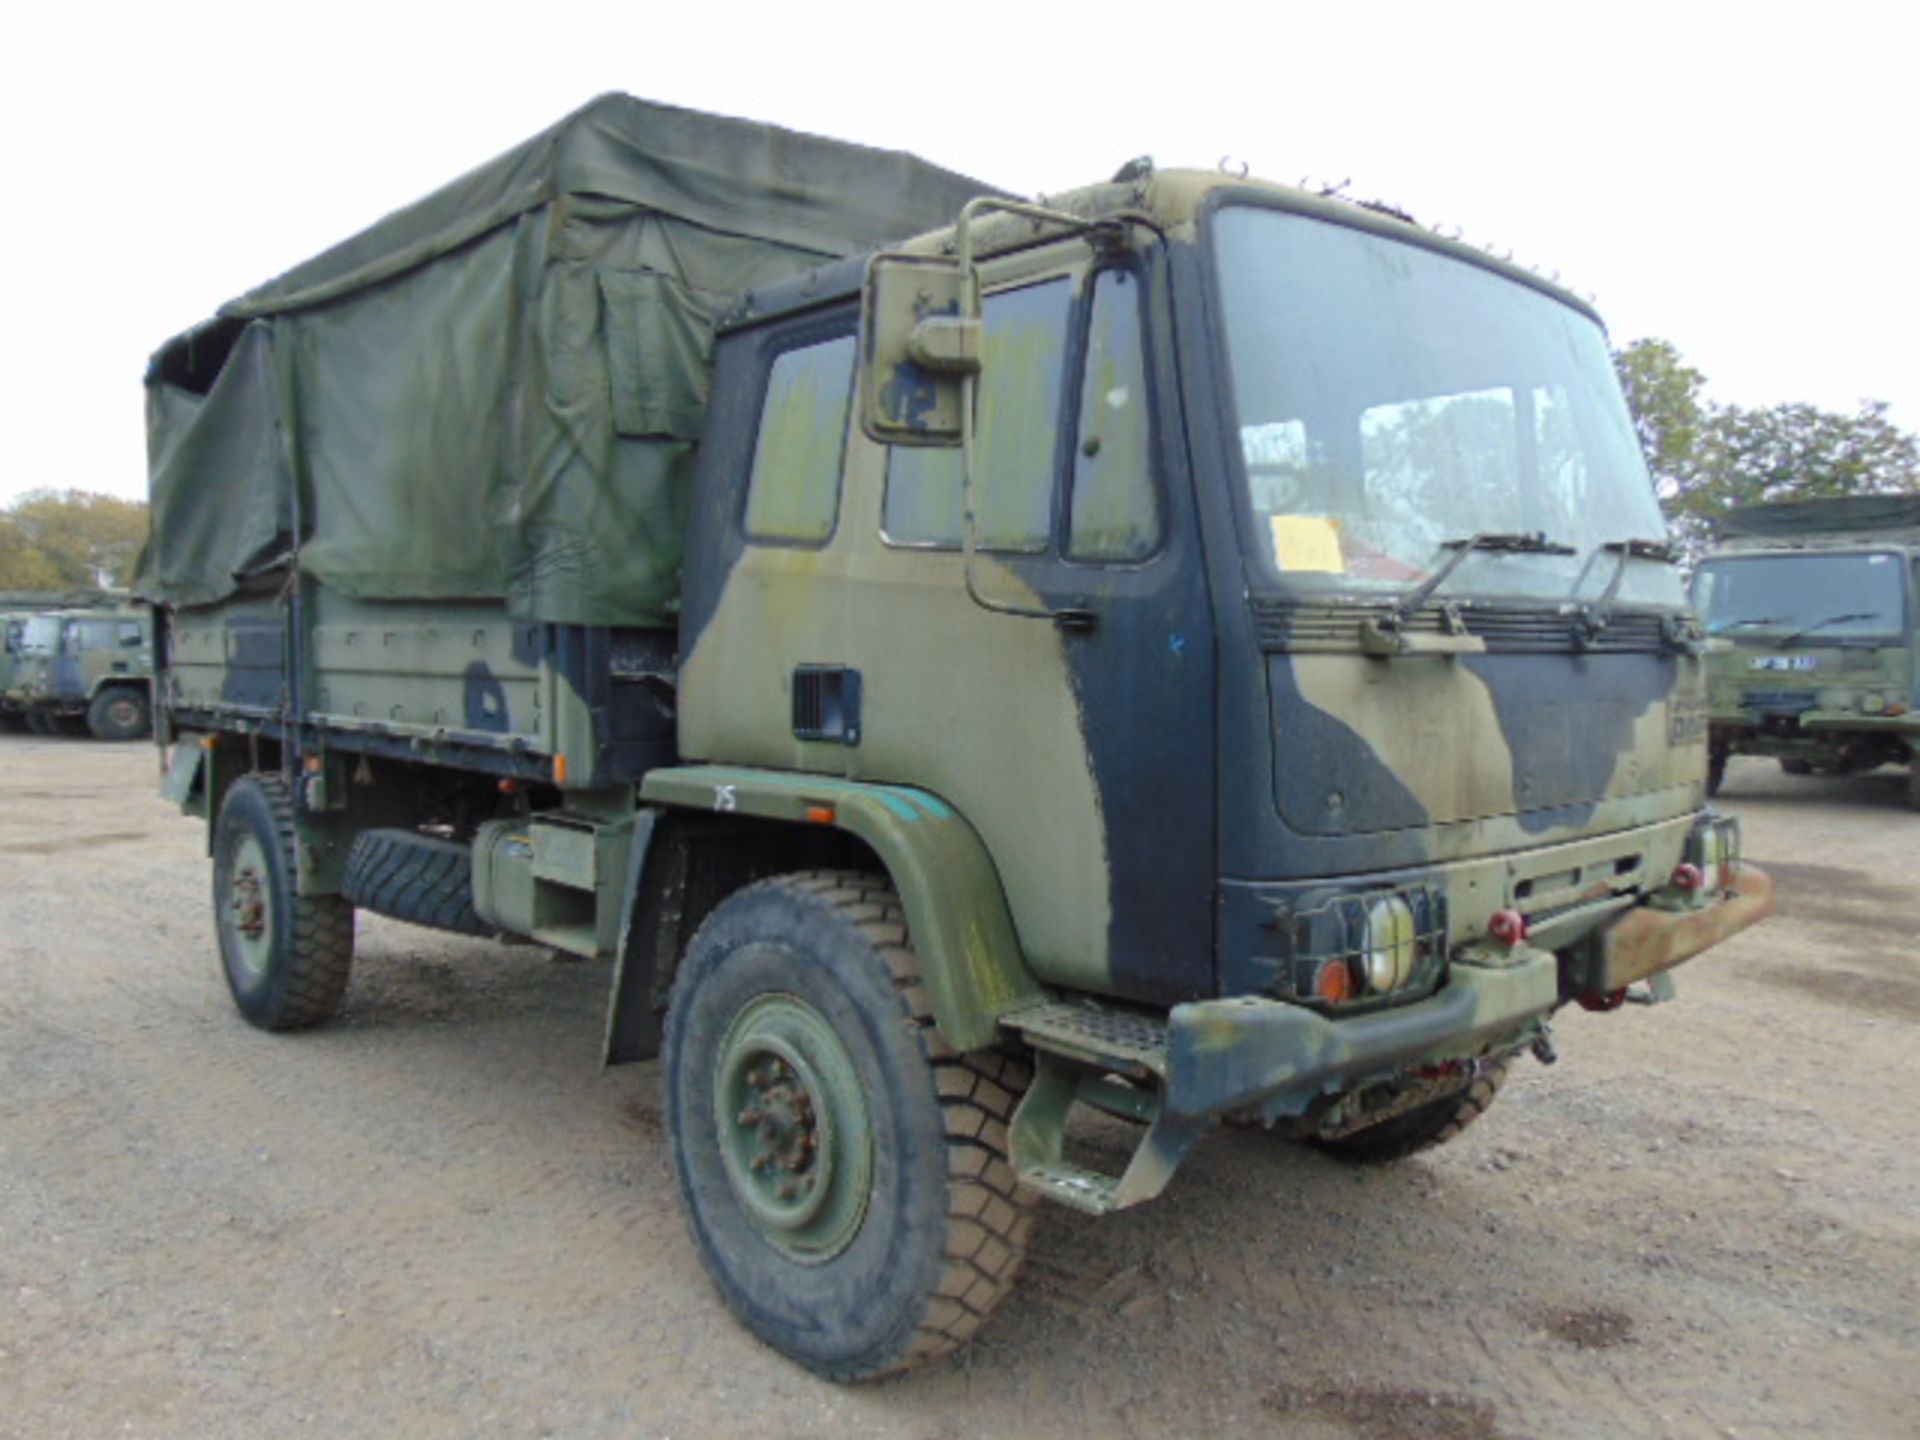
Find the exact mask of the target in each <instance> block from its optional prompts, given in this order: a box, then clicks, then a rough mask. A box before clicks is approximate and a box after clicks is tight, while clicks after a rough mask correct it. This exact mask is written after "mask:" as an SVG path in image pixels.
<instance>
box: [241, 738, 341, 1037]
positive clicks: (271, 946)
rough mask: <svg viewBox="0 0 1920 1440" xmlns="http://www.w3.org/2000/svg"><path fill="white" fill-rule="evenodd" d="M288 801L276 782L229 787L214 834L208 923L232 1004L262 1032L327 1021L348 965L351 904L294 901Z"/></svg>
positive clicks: (244, 781) (321, 898) (257, 778)
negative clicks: (215, 938) (217, 945)
mask: <svg viewBox="0 0 1920 1440" xmlns="http://www.w3.org/2000/svg"><path fill="white" fill-rule="evenodd" d="M297 865H298V856H297V852H296V849H295V837H294V828H293V797H292V792H291V790H290V789H289V787H288V785H287V782H286V781H285V780H283V779H282V778H281V777H280V776H278V775H265V774H258V773H256V774H252V775H246V776H243V777H242V778H240V779H238V780H236V781H234V783H233V788H232V789H231V790H229V791H227V798H226V800H225V801H224V802H222V804H221V806H220V818H219V819H218V820H217V821H216V822H215V824H214V829H213V919H214V929H215V931H216V932H217V933H218V935H219V939H220V962H221V966H222V968H223V969H224V970H225V971H226V976H227V988H228V989H229V990H231V991H232V992H233V1003H234V1004H235V1005H236V1006H237V1007H239V1010H240V1013H241V1014H242V1015H244V1016H245V1017H246V1018H247V1020H248V1021H250V1022H251V1023H253V1024H255V1025H258V1026H259V1027H260V1028H261V1029H262V1030H300V1029H304V1028H306V1027H307V1026H310V1025H318V1024H320V1023H322V1022H323V1021H326V1020H331V1019H332V1018H333V1016H334V1014H335V1012H336V1011H338V1010H339V1008H340V1001H341V999H342V998H343V997H344V996H345V995H346V993H347V973H348V971H349V970H350V969H351V968H352V966H353V907H352V906H351V905H349V904H347V902H346V901H344V900H342V899H340V898H339V897H338V896H334V895H302V894H300V893H299V887H298V885H297V883H296V875H297Z"/></svg>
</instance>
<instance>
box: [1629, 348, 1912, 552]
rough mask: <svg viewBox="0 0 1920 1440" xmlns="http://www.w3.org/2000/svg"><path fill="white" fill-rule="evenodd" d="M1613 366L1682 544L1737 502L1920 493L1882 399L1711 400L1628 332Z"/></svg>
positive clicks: (1658, 351) (1697, 540)
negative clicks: (1755, 403) (1846, 409)
mask: <svg viewBox="0 0 1920 1440" xmlns="http://www.w3.org/2000/svg"><path fill="white" fill-rule="evenodd" d="M1614 365H1615V368H1616V369H1617V370H1618V371H1619V375H1620V384H1621V388H1622V389H1623V390H1624V391H1625V392H1626V396H1627V408H1628V410H1629V411H1631V412H1632V415H1633V422H1634V428H1635V429H1636V430H1637V431H1638V433H1639V436H1640V446H1641V449H1642V450H1643V451H1644V452H1645V454H1646V457H1647V466H1648V468H1649V469H1650V470H1652V471H1653V475H1654V482H1655V485H1656V487H1657V488H1658V490H1659V492H1660V500H1661V503H1662V505H1663V506H1664V507H1665V509H1666V512H1667V518H1668V520H1669V521H1670V522H1671V523H1672V524H1673V526H1674V528H1675V529H1676V530H1678V531H1679V532H1680V535H1681V537H1682V539H1683V540H1684V541H1685V542H1686V543H1688V544H1689V545H1693V546H1697V545H1699V544H1701V543H1703V542H1704V540H1705V538H1706V536H1707V535H1708V534H1709V533H1710V532H1711V530H1712V528H1713V524H1714V522H1715V521H1716V520H1718V519H1719V518H1720V517H1721V516H1722V515H1724V514H1725V513H1726V512H1727V510H1729V509H1730V508H1732V507H1733V506H1736V505H1753V504H1757V503H1759V502H1761V501H1767V500H1814V499H1824V498H1827V497H1830V496H1840V495H1885V494H1899V493H1904V492H1908V491H1920V440H1916V439H1915V437H1914V436H1913V435H1912V434H1910V433H1908V432H1907V431H1905V430H1902V429H1901V428H1900V427H1899V426H1898V425H1895V424H1894V423H1893V422H1892V421H1891V420H1889V419H1888V418H1887V406H1886V405H1885V403H1884V402H1882V401H1877V400H1869V401H1866V402H1863V403H1862V404H1861V406H1860V408H1859V410H1858V411H1857V412H1856V413H1854V414H1852V415H1844V414H1840V413H1838V412H1836V411H1832V410H1822V409H1820V408H1819V407H1818V406H1815V405H1808V404H1805V403H1793V404H1787V405H1773V406H1769V407H1765V408H1760V409H1747V408H1744V407H1742V406H1739V405H1716V404H1713V403H1711V402H1708V401H1706V400H1705V399H1703V397H1702V391H1703V390H1704V388H1705V385H1706V380H1705V377H1704V376H1703V375H1701V373H1700V372H1699V371H1698V370H1696V369H1694V368H1693V367H1692V366H1690V365H1688V364H1687V363H1686V362H1685V361H1683V360H1682V359H1681V358H1680V352H1679V350H1678V349H1677V348H1675V346H1674V345H1673V344H1672V343H1671V342H1669V341H1666V340H1636V341H1634V342H1633V344H1631V345H1629V346H1627V347H1626V349H1624V350H1621V351H1619V352H1617V353H1616V354H1615V355H1614Z"/></svg>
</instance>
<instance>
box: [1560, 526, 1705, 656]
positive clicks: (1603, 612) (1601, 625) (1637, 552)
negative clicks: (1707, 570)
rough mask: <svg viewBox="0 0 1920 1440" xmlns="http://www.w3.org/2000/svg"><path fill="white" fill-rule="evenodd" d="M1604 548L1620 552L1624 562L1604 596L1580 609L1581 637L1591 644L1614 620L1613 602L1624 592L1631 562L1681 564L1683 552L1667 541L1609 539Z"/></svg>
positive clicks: (1621, 562)
mask: <svg viewBox="0 0 1920 1440" xmlns="http://www.w3.org/2000/svg"><path fill="white" fill-rule="evenodd" d="M1600 548H1601V549H1602V550H1606V551H1609V552H1611V553H1612V554H1615V555H1618V556H1619V557H1620V563H1619V564H1617V565H1615V566H1614V567H1613V578H1612V579H1611V580H1609V581H1607V588H1606V589H1605V590H1602V591H1601V592H1600V598H1599V599H1598V600H1596V601H1594V602H1593V604H1591V605H1583V606H1581V608H1580V638H1581V640H1582V642H1583V643H1588V644H1591V643H1592V641H1593V639H1594V638H1595V637H1596V636H1597V635H1599V633H1600V632H1601V631H1602V630H1604V629H1606V628H1607V624H1608V622H1609V621H1611V620H1612V619H1613V602H1614V600H1615V598H1616V597H1617V596H1618V595H1619V594H1620V584H1621V582H1622V581H1623V580H1625V579H1626V578H1627V562H1628V561H1630V560H1657V561H1659V562H1660V563H1661V564H1662V565H1678V564H1679V563H1680V556H1679V554H1678V553H1677V552H1676V551H1675V550H1674V548H1673V547H1672V546H1671V545H1669V544H1667V542H1666V541H1664V540H1609V541H1608V542H1607V543H1606V544H1604V545H1602V546H1601V547H1600Z"/></svg>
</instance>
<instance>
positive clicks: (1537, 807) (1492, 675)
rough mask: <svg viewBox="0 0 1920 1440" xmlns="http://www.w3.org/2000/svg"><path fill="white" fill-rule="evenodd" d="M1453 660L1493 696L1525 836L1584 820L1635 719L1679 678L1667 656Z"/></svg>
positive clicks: (1608, 781) (1628, 742) (1628, 743)
mask: <svg viewBox="0 0 1920 1440" xmlns="http://www.w3.org/2000/svg"><path fill="white" fill-rule="evenodd" d="M1461 663H1462V664H1464V665H1465V666H1466V667H1467V669H1468V670H1469V671H1471V672H1472V673H1473V674H1474V675H1475V676H1476V677H1477V678H1478V679H1479V680H1481V681H1482V682H1483V683H1484V684H1485V685H1486V687H1487V692H1488V694H1490V695H1491V696H1492V697H1493V708H1494V713H1495V715H1496V716H1498V718H1499V721H1500V734H1501V738H1502V739H1503V740H1505V741H1506V745H1507V750H1508V753H1509V754H1510V755H1511V756H1512V757H1513V793H1514V796H1515V798H1516V799H1517V800H1518V802H1519V806H1520V815H1519V819H1520V824H1521V827H1522V828H1523V829H1524V830H1526V831H1527V832H1528V833H1529V834H1540V833H1543V832H1545V831H1547V830H1551V829H1555V828H1557V827H1561V826H1568V825H1583V824H1585V823H1586V822H1587V821H1588V820H1589V819H1590V818H1591V817H1592V815H1593V812H1594V810H1595V809H1596V808H1598V806H1599V804H1600V801H1601V800H1602V799H1603V798H1605V796H1606V793H1607V789H1608V787H1609V786H1611V785H1612V783H1613V777H1614V773H1615V772H1616V771H1617V770H1618V769H1619V766H1620V760H1621V758H1622V757H1623V756H1624V755H1626V754H1627V753H1628V751H1629V750H1630V749H1631V748H1632V744H1633V730H1634V726H1635V724H1636V723H1637V722H1638V721H1639V720H1640V718H1641V717H1642V716H1644V715H1645V714H1646V713H1647V711H1648V710H1649V709H1651V708H1652V707H1653V706H1654V705H1656V704H1658V703H1659V702H1660V701H1662V700H1664V699H1666V698H1667V696H1669V695H1671V694H1672V693H1673V690H1674V686H1675V684H1676V683H1677V681H1678V670H1677V664H1676V662H1675V660H1674V659H1673V657H1672V656H1668V655H1592V656H1583V655H1481V656H1473V657H1470V658H1468V659H1465V660H1463V661H1462V662H1461Z"/></svg>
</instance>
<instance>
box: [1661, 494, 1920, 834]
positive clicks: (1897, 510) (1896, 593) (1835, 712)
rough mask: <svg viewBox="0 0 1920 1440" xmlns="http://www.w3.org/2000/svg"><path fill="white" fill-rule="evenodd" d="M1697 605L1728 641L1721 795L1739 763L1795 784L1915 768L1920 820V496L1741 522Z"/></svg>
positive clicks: (1705, 579)
mask: <svg viewBox="0 0 1920 1440" xmlns="http://www.w3.org/2000/svg"><path fill="white" fill-rule="evenodd" d="M1693 594H1694V604H1695V608H1696V609H1697V610H1698V611H1699V613H1700V615H1701V617H1702V618H1703V619H1704V621H1705V623H1706V627H1707V630H1708V632H1709V634H1711V635H1713V636H1714V637H1716V640H1717V642H1719V643H1718V649H1719V653H1718V654H1716V655H1714V656H1713V657H1712V658H1711V659H1710V660H1709V662H1708V674H1709V704H1710V706H1711V718H1710V724H1711V728H1712V737H1711V752H1710V757H1709V767H1710V769H1709V773H1710V777H1711V778H1710V781H1709V784H1710V786H1711V788H1713V789H1716V790H1717V789H1718V788H1719V784H1720V779H1721V776H1722V775H1723V774H1724V773H1725V771H1726V764H1727V758H1728V757H1729V756H1731V755H1772V756H1775V757H1777V758H1778V759H1779V761H1780V766H1781V768H1782V769H1784V770H1786V771H1788V772H1789V773H1790V774H1795V775H1805V774H1809V773H1811V772H1813V771H1816V770H1817V771H1821V772H1823V773H1826V774H1833V775H1850V774H1854V773H1857V772H1859V771H1862V770H1871V769H1873V768H1875V767H1876V766H1879V765H1888V764H1892V765H1905V766H1906V767H1907V768H1908V775H1909V780H1908V794H1909V796H1910V797H1911V799H1912V802H1913V804H1914V805H1915V807H1917V808H1920V496H1914V495H1861V496H1849V497H1846V498H1842V499H1833V500H1802V501H1790V502H1780V503H1776V504H1768V505H1751V506H1747V507H1745V508H1743V509H1737V510H1734V511H1732V512H1730V513H1729V515H1728V516H1727V518H1726V519H1725V520H1724V521H1723V522H1722V523H1721V524H1720V526H1719V527H1718V533H1717V543H1716V544H1715V547H1714V550H1713V552H1712V554H1711V555H1709V556H1708V558H1707V559H1706V560H1705V561H1703V562H1702V563H1701V565H1700V568H1699V570H1698V571H1697V572H1696V574H1695V576H1694V581H1693Z"/></svg>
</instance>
